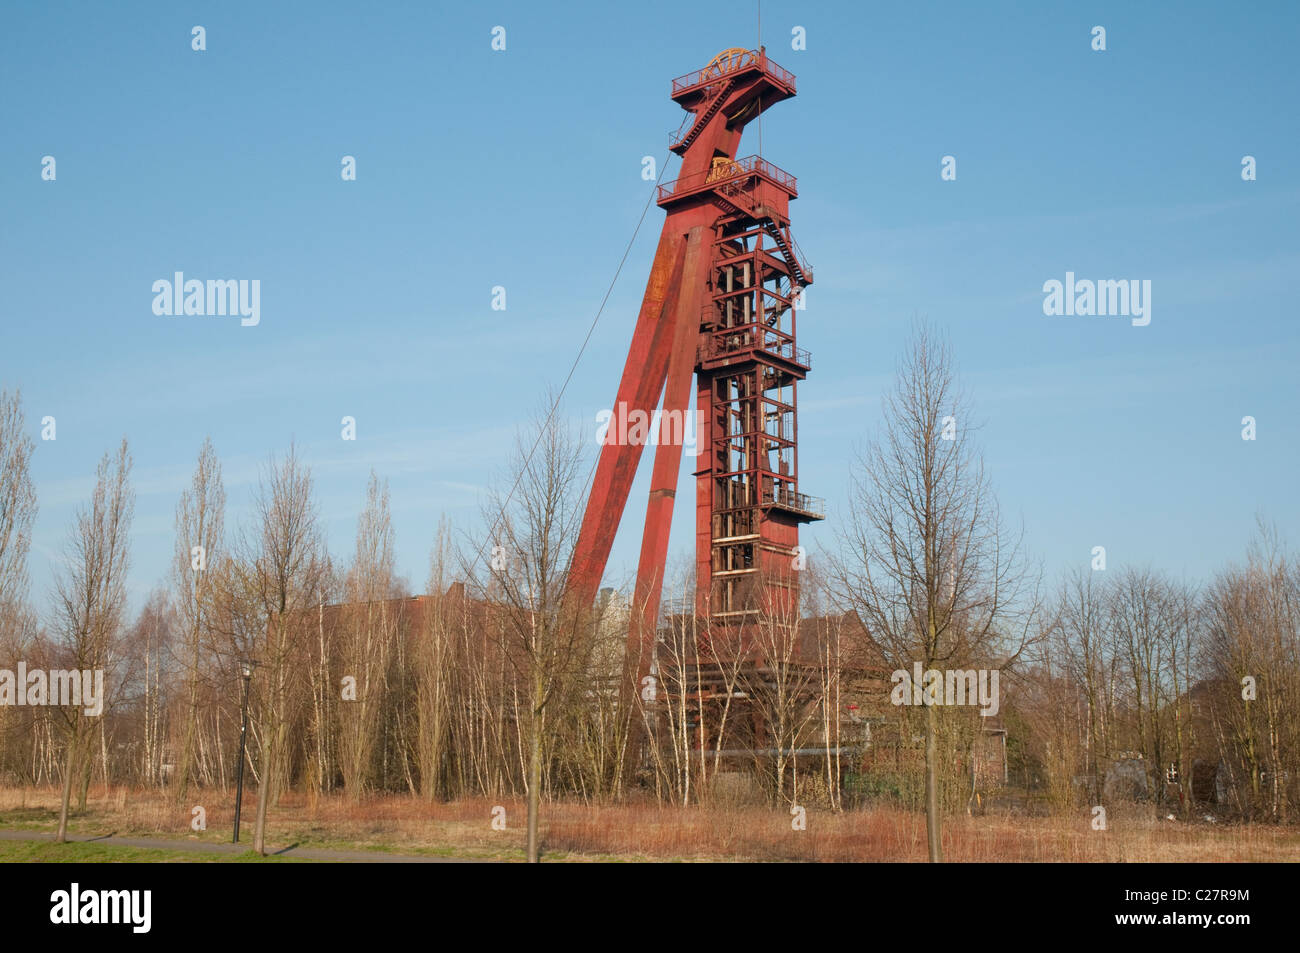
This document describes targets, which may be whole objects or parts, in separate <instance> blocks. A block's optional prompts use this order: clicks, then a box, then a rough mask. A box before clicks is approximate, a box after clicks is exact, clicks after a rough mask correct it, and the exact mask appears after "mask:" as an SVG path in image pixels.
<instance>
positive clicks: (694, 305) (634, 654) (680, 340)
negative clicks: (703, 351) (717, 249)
mask: <svg viewBox="0 0 1300 953" xmlns="http://www.w3.org/2000/svg"><path fill="white" fill-rule="evenodd" d="M712 238H713V229H712V228H710V227H708V226H706V225H703V224H697V225H695V226H694V227H692V228H691V230H690V232H689V234H688V235H687V239H686V256H685V261H684V264H683V267H682V273H681V280H680V283H679V285H678V288H677V307H676V313H675V315H674V325H675V327H674V329H673V339H672V349H671V353H670V356H669V363H668V379H667V383H666V385H665V387H664V399H663V414H662V416H661V418H660V424H659V439H658V442H657V445H656V447H655V462H654V470H653V472H652V473H651V476H650V500H649V503H648V504H647V505H646V514H645V532H644V533H643V534H642V536H641V558H640V562H639V563H638V566H637V573H636V590H635V595H634V597H633V601H632V606H633V608H632V625H631V626H630V627H629V628H628V642H627V651H628V657H629V658H635V659H637V660H638V662H637V684H638V685H639V684H640V683H641V678H642V677H644V676H645V675H647V674H648V673H649V671H650V660H651V655H652V650H653V648H654V638H655V631H656V625H657V623H658V617H659V600H660V598H661V596H662V594H663V584H664V566H665V564H666V561H667V557H668V534H669V530H670V529H671V528H672V522H673V502H674V499H675V497H676V495H677V472H678V469H679V467H680V466H681V462H682V449H683V447H682V443H683V442H684V440H685V435H686V419H687V416H688V415H689V414H690V409H691V380H692V378H693V377H694V374H695V355H696V346H697V345H698V343H699V339H700V312H701V310H702V309H703V307H704V292H705V284H704V282H705V277H706V276H705V269H706V268H707V267H708V251H709V246H711V245H712ZM674 420H676V421H677V426H676V428H674V425H673V421H674ZM674 429H675V430H676V432H675V433H674V432H673V431H674ZM700 436H701V435H699V434H697V435H696V439H697V440H699V439H700ZM697 446H698V444H697Z"/></svg>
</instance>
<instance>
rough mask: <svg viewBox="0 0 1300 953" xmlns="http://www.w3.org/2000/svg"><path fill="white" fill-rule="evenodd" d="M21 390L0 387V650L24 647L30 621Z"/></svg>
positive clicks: (0, 736) (32, 513) (29, 447)
mask: <svg viewBox="0 0 1300 953" xmlns="http://www.w3.org/2000/svg"><path fill="white" fill-rule="evenodd" d="M25 431H26V420H25V418H24V416H23V407H22V395H21V394H20V393H14V394H12V395H10V393H9V392H8V391H7V390H5V391H0V650H7V651H12V652H13V653H14V654H15V655H17V654H18V653H19V652H21V651H22V650H23V648H25V644H26V642H27V641H28V639H27V635H28V633H30V632H31V631H32V630H33V629H34V628H35V621H34V619H32V618H31V613H30V612H29V611H28V608H27V585H28V577H27V553H28V550H29V549H30V547H31V542H32V525H33V523H35V521H36V489H35V487H34V486H33V484H32V476H31V460H32V452H33V450H34V449H35V444H34V443H33V441H32V439H31V437H29V436H27V434H26V432H25ZM11 711H12V710H11V709H10V708H8V707H7V706H6V707H0V744H3V743H4V742H5V741H6V740H7V738H8V735H9V727H10V721H11Z"/></svg>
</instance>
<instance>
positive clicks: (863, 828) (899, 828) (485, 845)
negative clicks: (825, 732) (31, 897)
mask: <svg viewBox="0 0 1300 953" xmlns="http://www.w3.org/2000/svg"><path fill="white" fill-rule="evenodd" d="M255 803H256V800H255V792H253V793H250V792H245V804H244V827H243V832H244V833H243V839H244V840H246V841H247V840H251V837H252V820H253V816H254V811H253V805H254V804H255ZM194 806H202V807H203V808H204V810H205V812H206V821H207V829H206V830H203V831H197V832H196V831H194V830H192V829H191V820H192V817H193V815H192V809H193V807H194ZM496 806H497V805H496V804H494V803H493V802H490V801H486V800H463V801H457V802H453V803H445V804H444V803H433V804H430V803H426V802H424V801H422V800H419V799H417V798H412V797H407V796H400V795H384V796H376V797H371V798H366V799H364V800H361V801H359V802H352V801H349V800H347V799H346V798H343V797H333V796H330V797H319V798H308V797H307V796H305V795H303V794H301V793H291V794H288V795H286V796H285V797H284V798H283V799H282V801H281V803H280V804H279V805H278V806H276V807H275V808H273V809H272V810H271V812H270V816H269V822H268V828H267V843H268V847H272V848H274V849H278V848H281V847H284V846H287V845H290V844H294V845H298V846H299V847H313V848H333V849H340V850H371V851H381V852H384V851H386V852H391V853H398V854H404V855H432V856H443V857H461V858H480V859H495V860H508V861H509V860H519V859H521V858H522V857H523V847H524V831H523V821H524V817H525V811H524V805H523V803H522V802H517V801H511V800H506V801H503V802H502V803H501V804H500V806H501V807H504V808H505V812H506V829H505V830H493V829H492V823H491V822H492V816H493V808H494V807H496ZM233 807H234V805H233V795H232V794H231V793H230V792H226V793H224V794H223V793H222V792H220V791H204V792H200V793H196V794H194V795H192V796H191V797H190V798H188V799H187V801H186V802H185V804H183V805H178V804H176V803H174V802H172V801H170V800H169V799H168V798H167V796H166V795H165V794H164V793H163V792H159V791H153V790H150V791H132V790H127V789H125V788H113V789H111V790H104V789H97V788H92V789H91V797H90V800H89V802H88V805H87V810H86V812H85V813H84V814H81V815H78V816H75V817H73V818H72V820H71V821H70V824H69V829H70V831H71V832H72V833H75V834H83V835H88V836H104V835H108V834H116V835H118V836H121V837H130V836H135V837H164V838H176V839H178V840H182V841H183V840H191V841H193V840H198V841H205V842H210V843H228V842H229V840H230V831H231V823H232V819H233ZM542 818H543V824H542V844H543V849H544V851H545V858H546V859H547V860H568V861H593V860H624V861H639V860H655V861H733V860H741V861H859V862H860V861H923V860H924V859H925V857H926V851H925V818H924V816H923V815H921V814H918V813H912V812H907V811H901V810H896V809H885V808H882V809H879V810H860V811H850V812H846V813H842V814H834V813H831V812H828V811H819V810H817V809H814V808H809V809H808V813H807V829H806V830H799V831H796V830H792V829H791V819H790V815H789V814H788V813H787V812H786V811H781V810H773V809H768V808H763V807H754V806H735V807H726V808H724V807H689V808H686V809H682V808H676V807H663V806H658V805H654V804H618V805H593V804H581V803H572V802H559V803H551V804H544V805H543V809H542ZM1090 820H1091V815H1090V813H1088V812H1087V811H1083V810H1081V811H1080V812H1079V813H1078V815H1077V816H1073V817H1025V816H1013V815H993V814H989V815H985V816H977V817H970V816H966V815H958V816H953V817H950V818H948V819H947V820H946V821H945V825H944V844H945V858H946V859H947V860H950V861H958V862H960V861H1005V862H1026V861H1029V862H1034V861H1048V862H1050V861H1080V862H1095V863H1121V862H1146V861H1171V862H1195V861H1294V860H1296V859H1297V858H1298V857H1300V830H1298V829H1296V828H1283V827H1275V826H1269V825H1261V824H1255V825H1235V824H1227V823H1217V824H1210V823H1206V822H1192V823H1187V822H1183V821H1181V820H1179V821H1169V820H1166V819H1164V817H1163V816H1162V815H1161V814H1159V813H1157V812H1156V811H1155V810H1153V809H1151V808H1150V807H1133V808H1130V809H1128V810H1125V809H1123V808H1121V807H1119V806H1116V807H1114V808H1113V809H1112V810H1111V811H1110V813H1109V816H1108V818H1107V821H1108V825H1107V826H1108V830H1105V831H1094V830H1093V829H1092V827H1091V824H1090ZM57 822H58V792H57V791H56V790H54V789H52V788H41V789H31V788H27V789H0V829H7V830H28V831H50V832H52V831H54V830H55V828H56V826H57ZM73 846H74V845H63V847H56V845H46V844H39V843H38V844H32V843H10V844H4V845H0V848H3V849H2V850H0V860H47V859H54V855H53V854H51V855H48V856H47V855H43V854H42V853H41V851H42V850H43V849H55V850H62V849H63V848H64V847H68V848H70V847H73ZM75 846H76V848H77V849H78V850H80V849H85V850H88V851H93V850H94V849H96V848H95V845H88V844H81V845H75ZM104 849H106V850H109V849H111V850H121V848H104ZM27 851H30V852H31V855H30V856H28V855H27V854H26V853H24V852H27ZM143 853H149V851H143ZM158 853H161V854H166V853H168V852H167V851H159V852H158ZM107 856H108V855H106V858H107ZM72 859H76V860H85V859H89V858H87V857H73V858H72ZM114 859H121V860H146V859H151V860H152V859H157V860H177V859H187V860H188V859H201V860H211V861H226V860H230V859H234V858H231V857H227V856H223V855H214V856H198V855H187V856H185V857H183V858H177V857H166V856H162V857H157V858H152V857H149V858H146V857H144V856H140V857H125V856H117V857H115V858H114Z"/></svg>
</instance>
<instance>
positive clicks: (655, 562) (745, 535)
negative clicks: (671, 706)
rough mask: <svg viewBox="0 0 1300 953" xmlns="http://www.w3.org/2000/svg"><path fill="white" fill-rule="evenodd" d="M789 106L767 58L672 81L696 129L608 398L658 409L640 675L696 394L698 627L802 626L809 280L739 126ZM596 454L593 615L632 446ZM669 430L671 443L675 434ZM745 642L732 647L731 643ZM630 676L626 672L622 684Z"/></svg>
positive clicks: (576, 591)
mask: <svg viewBox="0 0 1300 953" xmlns="http://www.w3.org/2000/svg"><path fill="white" fill-rule="evenodd" d="M794 94H795V85H794V76H793V75H792V74H791V73H789V72H787V71H786V70H784V69H782V68H781V67H780V66H778V65H777V64H776V63H774V62H772V61H771V60H770V59H768V57H767V53H766V51H765V50H763V49H761V48H760V49H758V50H742V49H731V50H726V51H724V52H722V53H720V54H718V55H717V56H716V57H714V59H713V60H712V61H711V62H710V63H709V64H708V65H707V66H705V67H704V68H703V69H701V70H697V71H696V72H694V73H689V74H687V75H686V76H682V77H679V78H678V79H675V80H673V85H672V98H673V100H674V101H675V102H677V103H678V104H680V105H681V107H682V108H683V109H686V110H688V111H689V112H690V114H691V115H689V116H688V117H686V119H685V120H684V121H683V124H682V129H681V130H680V131H679V133H678V135H677V137H676V138H675V139H674V141H673V143H672V150H673V151H674V152H676V153H677V154H678V155H680V156H681V157H682V168H681V174H680V176H679V177H678V178H677V179H676V180H675V181H673V182H669V183H667V184H665V185H662V186H660V187H659V195H658V203H659V205H660V206H661V207H662V208H664V209H665V210H666V211H667V213H668V216H667V220H666V221H665V222H664V227H663V233H662V234H661V236H660V238H659V247H658V250H657V251H656V252H655V257H654V264H653V266H652V267H651V270H650V280H649V281H648V282H647V284H646V291H645V297H644V299H643V300H642V302H641V311H640V315H639V317H638V318H637V323H636V330H635V332H634V333H633V336H632V344H631V347H630V349H629V351H628V356H627V363H626V364H625V365H624V367H623V376H622V379H621V380H620V382H619V386H618V397H617V403H616V405H615V417H616V419H626V416H625V415H631V414H632V413H633V412H635V411H640V412H642V413H644V414H646V415H647V418H648V419H649V418H652V415H653V412H654V410H655V408H656V407H657V406H658V405H659V401H660V397H661V395H662V399H663V408H662V409H663V414H662V419H661V425H660V433H659V435H658V440H657V441H655V442H656V448H655V460H654V471H653V475H652V478H651V481H652V482H651V489H650V502H649V507H648V509H647V511H646V518H645V534H644V536H643V538H642V544H641V558H640V564H639V566H638V569H637V580H636V593H635V597H634V602H633V624H632V626H631V630H630V632H629V636H628V650H629V652H628V655H629V658H630V659H639V662H637V663H635V664H636V665H637V667H638V671H637V672H636V678H637V681H636V682H634V683H633V684H639V683H640V679H641V677H642V676H644V675H645V674H646V673H647V672H648V671H649V667H650V660H651V656H652V649H653V644H654V638H655V628H656V621H657V618H658V613H659V602H660V596H661V593H662V589H663V576H664V562H665V558H666V556H667V552H668V530H669V525H670V524H671V522H672V512H673V502H674V498H675V496H676V482H677V474H678V468H679V466H680V463H681V455H682V442H683V441H682V439H681V430H680V428H674V427H673V426H672V424H673V422H674V421H676V422H678V423H679V424H680V422H682V421H684V420H685V419H686V415H687V414H688V412H689V409H690V402H691V383H692V376H694V378H695V380H696V388H695V400H696V408H697V418H696V419H697V420H699V421H700V423H701V427H702V432H700V433H698V434H697V435H696V439H697V441H698V446H699V447H700V448H701V449H700V457H699V459H700V469H698V470H697V471H696V473H695V477H696V484H695V500H696V503H695V505H696V564H697V569H696V607H695V608H696V613H697V615H699V616H700V617H702V618H707V619H708V620H709V625H710V627H713V628H714V629H716V627H717V626H720V625H726V626H729V627H730V626H739V627H741V629H742V631H743V629H744V628H745V627H747V626H750V625H753V624H757V623H758V622H760V621H762V619H763V618H765V617H766V618H770V619H781V618H787V619H788V618H789V613H791V612H794V611H797V608H796V607H797V600H798V593H797V588H796V583H795V578H796V576H795V573H794V572H792V571H791V570H792V567H793V564H794V561H795V559H796V558H797V553H796V551H795V547H796V546H797V545H798V541H799V524H800V523H805V522H809V521H812V520H818V519H821V518H822V506H821V503H820V501H818V500H815V499H813V498H811V497H808V496H805V495H803V494H802V493H800V492H799V468H798V448H797V437H798V427H797V423H796V416H795V414H796V399H795V390H796V387H797V383H798V382H799V381H801V380H803V379H804V377H805V376H806V375H807V373H808V369H809V357H808V352H807V351H804V350H801V349H800V348H799V347H798V346H797V345H796V341H795V311H796V301H797V298H798V296H799V294H800V292H801V291H802V290H803V288H804V287H806V286H807V285H809V284H811V283H812V272H811V270H810V269H809V268H808V266H807V265H806V264H805V263H804V261H803V259H802V258H801V257H800V254H799V251H798V247H797V246H796V245H795V243H794V239H793V238H792V237H791V235H790V216H789V206H790V200H791V199H793V198H795V197H796V196H797V194H798V192H797V190H796V183H795V179H794V176H792V175H790V174H788V173H786V172H783V171H782V170H781V169H778V168H777V167H776V166H774V165H772V164H771V163H769V162H767V161H765V160H763V159H762V158H760V157H758V156H749V157H748V158H744V159H739V160H738V159H737V158H736V152H737V150H738V147H739V145H740V136H741V133H742V132H743V131H744V128H745V125H746V123H748V122H750V121H751V120H753V119H756V118H757V117H758V116H759V115H760V114H761V113H762V112H763V110H765V109H767V108H768V107H769V106H772V105H773V104H775V103H779V102H781V101H782V100H784V99H789V98H790V97H792V96H794ZM617 430H618V428H616V427H611V428H610V431H609V435H608V436H607V437H606V441H605V445H604V446H603V447H602V448H601V453H600V459H599V462H598V464H597V468H596V475H595V481H594V484H593V486H592V489H591V496H590V497H589V498H588V501H587V509H586V512H585V514H584V516H583V521H582V527H581V530H580V532H579V537H578V541H577V546H576V549H575V551H574V557H573V563H572V566H571V570H570V577H569V589H570V592H571V594H572V595H573V596H574V597H575V598H577V599H580V600H582V604H584V605H591V603H592V602H593V601H594V599H595V596H596V591H597V589H598V588H599V586H600V580H601V576H602V574H603V572H604V569H605V563H606V560H607V559H608V558H609V552H610V547H611V546H612V545H613V541H614V534H615V531H616V530H617V529H618V524H619V520H620V518H621V516H622V514H623V508H624V506H625V505H626V503H627V497H628V493H629V492H630V490H631V486H632V479H633V477H634V476H635V474H636V469H637V464H638V462H639V461H640V458H641V450H642V445H643V444H642V441H627V440H620V439H618V436H619V434H618V433H617ZM674 431H675V433H674ZM736 644H739V643H736ZM629 674H631V673H629Z"/></svg>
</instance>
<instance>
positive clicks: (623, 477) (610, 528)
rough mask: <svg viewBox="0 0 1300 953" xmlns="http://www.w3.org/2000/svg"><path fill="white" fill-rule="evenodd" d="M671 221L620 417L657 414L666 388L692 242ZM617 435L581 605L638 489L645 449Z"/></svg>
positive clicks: (584, 561)
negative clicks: (675, 319)
mask: <svg viewBox="0 0 1300 953" xmlns="http://www.w3.org/2000/svg"><path fill="white" fill-rule="evenodd" d="M671 223H672V218H671V216H670V217H669V220H668V222H665V223H664V231H663V234H662V235H661V236H660V238H659V247H658V249H657V251H656V252H655V260H654V265H653V266H652V268H651V269H650V280H649V282H647V284H646V292H645V297H644V298H643V299H642V302H641V313H640V315H639V316H638V317H637V323H636V330H635V331H634V332H633V335H632V345H631V347H630V348H629V349H628V355H627V362H626V363H625V364H624V365H623V376H622V378H621V379H620V381H619V385H618V397H617V398H616V399H615V404H614V414H615V416H616V418H617V417H618V415H619V413H620V410H626V412H627V413H631V412H632V411H634V410H640V411H643V412H645V413H646V414H647V415H650V414H652V413H653V411H654V408H655V406H656V405H657V404H658V402H659V394H660V392H661V391H662V390H663V386H664V377H665V375H666V374H667V369H668V357H669V349H670V346H671V344H672V335H673V307H674V304H675V301H676V298H677V288H678V286H679V284H680V282H681V275H682V262H683V258H684V256H685V253H686V241H685V240H684V238H683V237H682V236H681V235H680V233H678V232H677V229H676V228H674V227H673V226H672V224H671ZM616 436H617V434H616V428H614V427H613V426H611V428H610V432H609V433H608V434H607V436H606V442H605V445H604V446H602V447H601V449H600V459H599V461H598V462H597V464H596V475H595V479H594V480H593V481H592V486H591V495H590V496H589V497H588V498H587V508H586V510H585V511H584V512H583V516H582V526H581V528H580V529H579V531H578V539H577V542H576V543H575V545H574V550H573V561H572V565H571V567H570V572H569V580H568V586H567V588H568V592H569V595H570V597H572V598H573V599H575V600H577V604H578V605H581V606H590V605H591V604H592V603H593V602H594V601H595V599H596V590H597V589H598V588H599V587H600V579H601V576H602V575H604V572H605V563H606V562H607V561H608V560H609V551H610V549H611V548H612V547H613V545H614V534H615V533H616V532H617V530H618V524H619V520H620V519H621V518H622V516H623V507H624V506H626V505H627V497H628V494H629V493H630V492H631V491H632V480H633V478H634V477H635V476H636V469H637V464H638V463H640V461H641V451H642V450H643V449H644V447H643V446H642V445H641V444H640V443H637V444H627V443H626V442H622V443H620V442H619V441H618V440H617V439H616Z"/></svg>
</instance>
